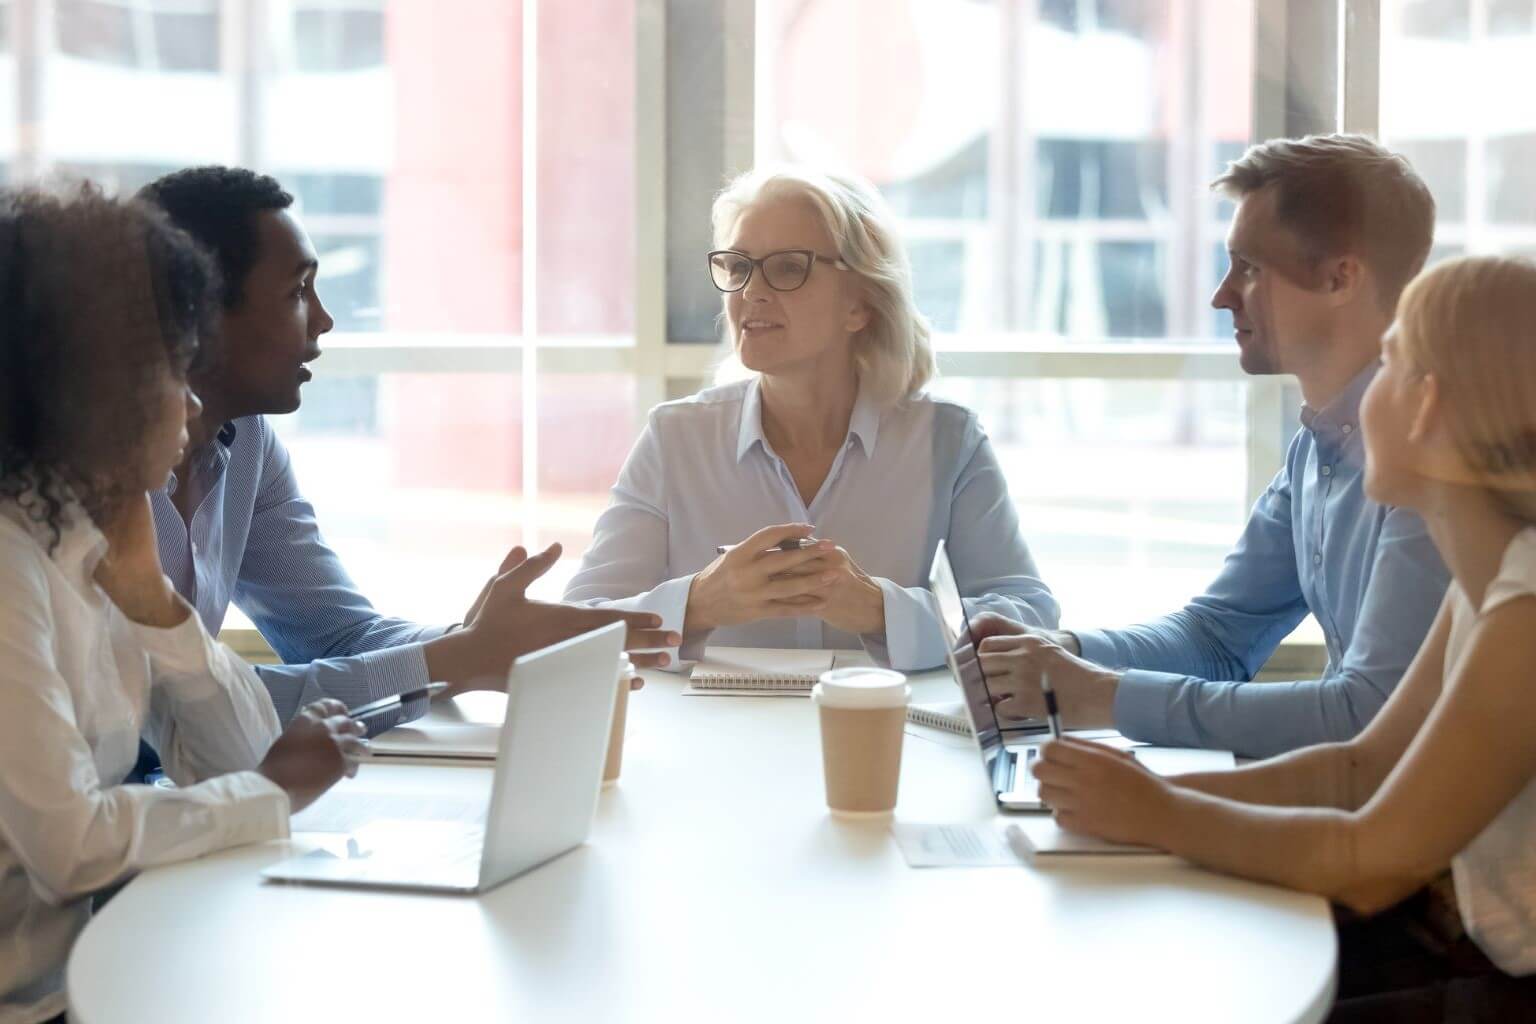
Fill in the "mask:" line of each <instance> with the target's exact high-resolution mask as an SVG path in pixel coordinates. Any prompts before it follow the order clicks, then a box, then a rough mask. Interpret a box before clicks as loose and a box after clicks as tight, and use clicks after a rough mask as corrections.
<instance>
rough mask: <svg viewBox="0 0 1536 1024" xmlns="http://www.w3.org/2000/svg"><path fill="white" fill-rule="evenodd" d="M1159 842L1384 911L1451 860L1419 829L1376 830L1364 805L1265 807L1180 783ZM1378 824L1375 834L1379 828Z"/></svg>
mask: <svg viewBox="0 0 1536 1024" xmlns="http://www.w3.org/2000/svg"><path fill="white" fill-rule="evenodd" d="M1174 808H1175V809H1174V810H1173V812H1172V813H1171V814H1170V815H1169V816H1168V819H1167V821H1166V823H1165V828H1164V834H1163V835H1162V836H1161V837H1159V840H1158V842H1157V845H1159V846H1161V847H1162V848H1164V849H1166V850H1168V851H1169V852H1170V853H1174V854H1177V855H1178V856H1180V857H1183V858H1185V859H1186V860H1189V861H1192V862H1194V863H1196V864H1199V865H1201V866H1202V867H1207V868H1211V869H1213V870H1216V871H1221V872H1223V873H1226V874H1231V875H1239V876H1242V877H1244V878H1251V879H1254V880H1256V881H1261V882H1270V883H1273V884H1275V885H1281V886H1284V887H1285V888H1287V889H1296V890H1299V891H1302V892H1311V893H1316V894H1317V895H1319V896H1323V897H1326V898H1327V899H1329V900H1331V901H1333V902H1336V903H1341V904H1343V905H1345V906H1347V907H1349V908H1350V909H1352V910H1355V911H1357V912H1359V913H1365V914H1370V913H1376V912H1377V911H1380V910H1383V909H1385V908H1387V907H1389V906H1391V905H1392V904H1394V903H1397V902H1398V901H1400V900H1402V899H1404V898H1405V897H1407V896H1409V895H1410V894H1412V893H1413V892H1414V891H1415V890H1417V889H1418V888H1420V887H1421V886H1422V885H1424V883H1425V882H1427V881H1428V880H1429V879H1431V878H1432V877H1434V875H1435V874H1436V873H1437V872H1438V871H1441V870H1443V869H1444V867H1445V865H1444V864H1440V863H1432V862H1430V861H1427V860H1425V859H1424V857H1423V856H1421V854H1423V853H1424V852H1425V848H1424V847H1423V845H1422V844H1417V843H1414V842H1413V841H1412V837H1411V836H1402V835H1390V836H1389V835H1385V834H1382V830H1381V829H1380V828H1376V829H1374V830H1373V827H1372V825H1371V823H1370V821H1369V820H1368V818H1367V816H1365V815H1364V814H1362V813H1361V812H1351V811H1343V810H1337V809H1334V808H1326V807H1261V806H1256V805H1253V804H1243V803H1237V802H1235V801H1232V800H1225V799H1222V798H1220V797H1216V796H1211V795H1208V794H1205V793H1199V792H1196V791H1194V790H1192V789H1186V788H1183V787H1180V788H1179V789H1178V790H1177V791H1176V797H1175V801H1174ZM1373 831H1374V833H1375V834H1373Z"/></svg>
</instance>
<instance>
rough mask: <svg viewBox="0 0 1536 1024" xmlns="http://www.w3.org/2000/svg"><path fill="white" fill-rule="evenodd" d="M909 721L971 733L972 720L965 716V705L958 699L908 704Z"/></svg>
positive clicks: (932, 727)
mask: <svg viewBox="0 0 1536 1024" xmlns="http://www.w3.org/2000/svg"><path fill="white" fill-rule="evenodd" d="M907 721H909V722H912V723H915V724H917V725H926V726H928V727H929V728H931V729H943V730H945V731H946V732H953V733H959V734H960V735H961V736H969V735H970V734H971V720H970V719H969V718H967V717H966V716H965V705H964V704H963V703H961V702H960V701H958V700H941V701H934V702H933V703H931V704H909V705H907Z"/></svg>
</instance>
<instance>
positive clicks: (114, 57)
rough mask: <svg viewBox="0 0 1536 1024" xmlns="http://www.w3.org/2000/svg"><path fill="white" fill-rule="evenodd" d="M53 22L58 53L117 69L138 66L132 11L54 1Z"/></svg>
mask: <svg viewBox="0 0 1536 1024" xmlns="http://www.w3.org/2000/svg"><path fill="white" fill-rule="evenodd" d="M54 19H55V20H54V24H55V26H56V29H57V38H58V47H59V52H60V53H63V54H67V55H68V56H71V57H80V58H82V59H84V60H89V61H96V62H99V63H102V64H116V65H118V66H120V67H136V66H137V65H138V63H139V48H138V43H137V39H136V36H135V32H134V25H133V19H134V12H133V10H132V8H130V7H128V6H126V5H124V4H121V3H99V2H97V0H58V6H57V7H56V8H55V11H54Z"/></svg>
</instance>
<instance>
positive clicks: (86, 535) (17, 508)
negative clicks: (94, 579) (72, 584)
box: [0, 494, 107, 584]
mask: <svg viewBox="0 0 1536 1024" xmlns="http://www.w3.org/2000/svg"><path fill="white" fill-rule="evenodd" d="M35 500H36V497H35V494H32V495H28V496H27V497H25V498H23V499H21V500H19V501H17V500H12V501H7V502H5V503H4V505H3V506H0V514H3V515H5V516H6V517H7V518H9V519H10V520H11V521H12V522H14V523H16V524H18V525H19V526H21V528H22V529H24V530H26V531H27V533H28V534H30V535H31V536H32V538H33V539H34V540H36V541H37V543H38V544H39V545H41V546H42V548H43V550H44V551H47V550H48V546H49V544H50V543H51V542H52V540H53V532H52V530H50V529H49V527H48V524H47V523H40V522H38V521H37V520H36V519H34V518H33V517H32V516H31V515H29V514H28V511H27V508H28V507H30V506H29V505H25V506H24V502H29V501H35ZM106 553H107V538H106V535H104V534H103V533H102V532H101V531H100V530H98V529H97V528H96V524H95V523H94V522H92V520H91V517H90V516H89V515H88V514H87V513H86V511H85V509H84V507H82V506H81V505H80V503H79V502H77V501H74V500H73V499H71V500H69V501H67V502H66V504H65V506H64V509H63V510H62V512H61V513H60V515H59V542H58V544H57V545H56V546H54V548H53V550H52V551H51V552H49V556H48V557H49V558H51V559H52V560H53V563H54V564H55V565H57V566H58V567H59V571H60V572H62V573H63V574H64V576H65V577H66V578H67V579H70V580H73V581H78V582H80V583H82V584H84V583H85V582H87V581H89V580H90V578H91V575H92V574H93V573H94V572H95V571H96V566H97V564H98V563H99V562H100V561H101V559H102V556H104V555H105V554H106Z"/></svg>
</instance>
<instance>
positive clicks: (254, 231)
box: [140, 167, 678, 730]
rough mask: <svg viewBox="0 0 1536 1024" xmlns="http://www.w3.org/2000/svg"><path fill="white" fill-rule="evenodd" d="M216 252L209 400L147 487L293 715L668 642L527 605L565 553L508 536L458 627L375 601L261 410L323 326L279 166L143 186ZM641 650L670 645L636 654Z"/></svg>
mask: <svg viewBox="0 0 1536 1024" xmlns="http://www.w3.org/2000/svg"><path fill="white" fill-rule="evenodd" d="M140 198H141V199H144V200H146V201H148V202H150V203H153V204H155V205H157V206H159V207H161V208H162V209H164V210H165V211H166V212H167V213H168V214H169V215H170V217H171V220H172V221H174V222H175V223H176V224H177V226H179V227H181V228H182V229H184V230H186V231H187V232H188V233H189V234H191V235H192V237H193V238H194V239H196V240H197V241H198V242H199V243H201V244H202V245H203V246H205V247H206V248H207V249H209V250H210V251H211V252H212V254H213V256H214V257H215V258H216V260H217V262H218V264H219V269H220V272H221V274H222V276H223V280H224V295H223V300H224V301H223V305H224V309H223V314H222V317H221V322H220V324H219V330H218V332H217V335H218V343H217V345H216V348H217V353H218V354H217V355H216V357H215V358H214V359H213V361H212V362H211V364H210V365H208V366H206V367H202V368H195V369H194V371H193V374H192V378H191V380H192V385H193V388H194V390H195V391H196V393H197V395H198V397H199V398H200V399H201V400H202V403H203V414H202V416H201V418H200V419H199V420H198V421H197V422H196V423H191V424H188V433H189V434H190V435H191V438H192V440H191V443H190V444H189V445H188V448H187V454H186V457H185V459H184V460H183V462H182V464H181V465H180V466H178V467H177V469H176V471H175V474H174V476H173V478H172V479H171V481H170V483H169V484H168V486H167V487H166V489H165V490H164V491H162V492H160V493H157V494H155V495H153V496H152V501H153V507H154V515H155V529H156V533H157V537H158V541H159V546H160V560H161V562H162V564H163V565H164V566H165V571H166V573H167V574H168V575H169V576H170V577H171V580H172V582H173V583H174V584H175V587H176V589H177V591H178V592H179V593H180V594H182V596H184V597H185V598H186V599H187V600H188V601H189V602H191V603H192V605H193V606H194V607H195V608H196V609H197V612H198V615H199V617H201V618H202V620H203V622H204V624H205V625H206V626H207V628H208V631H209V632H210V633H214V634H217V632H218V630H219V627H220V626H221V625H222V624H223V621H224V615H225V612H226V611H227V609H228V607H229V604H230V602H231V601H233V602H234V603H235V604H236V605H238V606H239V607H240V608H241V610H242V611H244V612H245V613H246V615H248V616H249V617H250V619H251V620H252V621H253V622H254V623H255V624H256V627H257V628H258V629H259V630H260V631H261V633H262V635H263V636H264V637H265V638H266V639H267V641H268V642H269V643H270V644H271V645H272V647H273V648H274V649H275V650H276V651H277V653H278V655H279V656H280V657H281V658H282V660H283V661H284V662H285V663H286V664H283V665H277V666H261V667H260V668H258V671H259V672H260V674H261V677H262V680H263V681H264V682H265V683H266V685H267V689H268V691H269V692H270V693H271V695H272V700H273V703H274V704H275V705H276V707H277V712H278V716H279V717H280V718H281V719H282V720H284V721H287V720H288V719H289V718H290V717H291V716H292V715H293V714H294V713H295V712H296V711H297V710H298V709H299V708H301V707H303V706H304V705H305V704H307V703H309V702H310V701H312V700H316V699H318V698H320V697H332V698H335V699H338V700H340V701H342V702H343V703H345V704H347V705H348V706H355V705H358V704H362V703H365V702H367V701H370V700H376V699H378V698H380V697H386V696H391V695H394V694H399V693H406V692H409V691H412V690H416V689H419V688H421V687H423V686H425V685H426V683H427V682H428V681H429V680H433V681H439V682H446V683H448V684H449V690H448V691H447V692H448V694H449V695H452V694H454V693H458V692H462V691H464V690H469V689H482V688H483V689H500V688H502V687H503V686H504V685H505V679H506V673H507V669H508V668H509V667H510V665H511V663H512V661H513V659H515V658H516V657H517V656H518V655H520V654H524V653H527V652H528V651H532V650H536V649H538V648H540V647H544V646H546V645H548V644H551V643H554V642H556V641H558V640H563V639H565V638H567V637H570V636H575V635H577V634H579V633H583V632H586V631H587V630H590V629H595V628H596V627H598V626H601V625H605V624H607V623H609V622H614V621H619V620H623V621H625V622H627V623H628V624H629V626H630V634H629V646H630V647H632V648H640V649H646V648H665V647H671V646H675V645H676V644H677V642H678V637H677V636H676V635H675V634H671V633H667V632H666V631H663V630H661V629H659V628H658V627H660V625H661V620H660V619H659V618H658V617H657V616H655V615H651V614H643V613H633V612H617V611H612V610H598V609H591V608H583V607H578V606H575V605H565V604H547V603H543V602H539V601H530V600H528V599H527V598H526V597H525V596H524V591H525V590H526V588H527V586H528V585H529V584H530V583H531V582H533V580H535V579H537V578H538V577H539V576H540V575H541V574H543V573H544V572H545V571H547V570H548V569H549V567H550V566H551V565H553V564H554V562H555V560H556V559H557V558H558V557H559V554H560V548H559V545H552V546H551V547H550V548H549V549H548V550H546V551H544V552H542V553H540V554H538V555H535V556H533V557H531V558H530V557H528V556H527V554H526V552H524V551H523V550H522V549H521V548H514V549H513V550H512V552H511V553H510V554H509V555H508V556H507V558H506V560H505V561H504V562H503V563H502V565H501V568H500V570H499V571H498V572H497V573H496V575H495V576H493V577H492V579H491V581H490V582H489V583H487V584H486V587H485V589H484V590H483V591H482V593H481V595H480V598H479V599H478V600H477V601H475V603H474V605H473V606H472V607H471V608H470V611H469V613H468V614H467V615H466V616H465V619H464V622H463V623H462V624H460V626H454V627H441V626H421V625H417V624H416V623H413V622H407V621H405V620H403V619H395V618H388V617H385V616H382V615H380V614H379V613H378V612H377V611H375V610H374V608H373V606H372V605H371V604H370V603H369V602H368V600H367V598H365V597H364V596H363V595H362V594H361V593H359V592H358V589H357V587H356V585H355V584H354V583H353V582H352V580H351V578H350V577H349V576H348V575H347V572H346V570H345V569H344V568H343V567H342V564H341V561H340V559H338V558H337V557H336V554H335V552H333V551H332V550H331V549H330V547H328V546H327V545H326V543H325V541H324V539H323V538H322V537H321V535H320V529H319V526H318V524H317V523H316V521H315V512H314V508H313V507H312V506H311V505H310V504H309V502H307V501H305V500H304V497H303V495H302V494H301V493H300V490H299V486H298V480H297V478H296V477H295V475H294V471H293V466H292V464H291V463H290V461H289V458H288V452H287V450H286V449H285V448H284V447H283V444H282V442H281V441H279V440H278V438H277V435H276V434H275V432H274V431H273V430H272V427H271V425H270V424H268V423H267V421H266V419H265V418H264V417H265V416H266V415H267V414H277V413H288V412H292V411H293V410H295V409H297V408H298V407H299V401H300V395H299V391H300V388H301V387H302V386H303V384H304V383H305V382H306V381H308V380H309V379H310V372H309V370H308V368H307V367H306V365H305V364H307V363H309V362H310V361H311V360H313V359H315V358H316V357H318V356H319V355H320V348H319V339H320V336H321V335H322V334H325V333H326V332H327V331H329V330H330V329H331V327H332V320H331V317H330V314H329V313H327V312H326V310H325V307H324V306H323V305H322V304H321V301H320V297H319V296H318V295H317V294H316V292H315V275H316V272H317V271H318V269H319V261H318V259H317V257H316V254H315V250H314V247H313V246H312V245H311V244H310V241H309V237H308V236H307V235H306V234H305V232H304V229H303V227H302V226H301V225H300V224H299V222H298V220H297V219H296V218H295V217H294V216H293V213H292V212H291V211H290V209H289V207H290V206H291V205H292V203H293V197H292V196H291V195H289V194H288V193H287V192H285V191H284V190H283V189H282V187H281V186H280V185H279V184H278V183H277V182H276V181H275V180H273V179H272V178H270V177H266V176H262V175H257V174H254V173H252V172H250V171H246V170H239V169H233V168H226V167H198V168H192V169H189V170H185V171H179V172H177V173H175V174H170V175H167V176H166V177H163V178H160V179H159V180H158V181H155V182H153V183H151V184H150V185H148V186H146V187H145V188H144V190H143V191H142V192H141V193H140ZM633 657H634V659H635V661H636V662H637V663H638V664H642V665H653V664H661V663H664V661H665V656H664V655H640V654H636V655H634V656H633ZM426 705H427V702H426V701H425V700H417V701H412V702H410V704H409V705H407V706H406V707H404V708H403V709H402V710H401V711H400V712H399V713H398V714H397V715H394V716H380V719H376V720H375V722H374V723H373V726H374V728H375V730H380V729H383V728H388V727H389V726H390V725H393V724H395V723H396V722H398V721H400V720H402V719H408V718H413V717H416V716H418V715H420V714H422V713H423V712H424V711H425V710H426Z"/></svg>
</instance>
